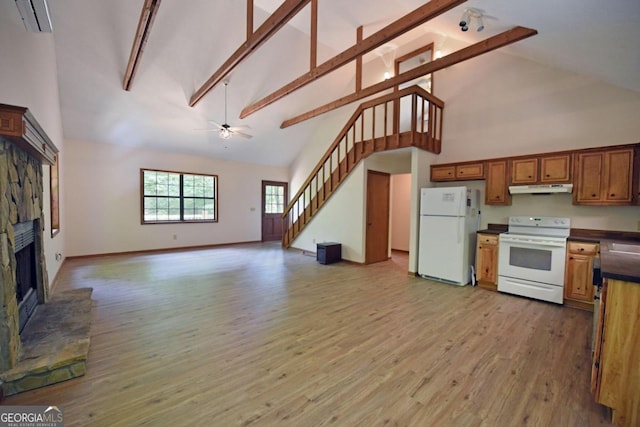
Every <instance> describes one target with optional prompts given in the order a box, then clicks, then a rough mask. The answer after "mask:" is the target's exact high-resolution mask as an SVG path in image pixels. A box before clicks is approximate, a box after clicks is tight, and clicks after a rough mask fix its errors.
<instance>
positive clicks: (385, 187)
mask: <svg viewBox="0 0 640 427" xmlns="http://www.w3.org/2000/svg"><path fill="white" fill-rule="evenodd" d="M390 185H391V176H390V175H389V174H388V173H382V172H376V171H368V172H367V231H366V236H365V239H366V243H365V244H366V249H365V263H366V264H372V263H374V262H380V261H386V260H387V259H389V198H390Z"/></svg>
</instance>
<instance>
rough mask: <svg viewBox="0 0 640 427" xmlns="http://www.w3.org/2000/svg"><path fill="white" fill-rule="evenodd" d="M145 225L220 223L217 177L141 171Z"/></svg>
mask: <svg viewBox="0 0 640 427" xmlns="http://www.w3.org/2000/svg"><path fill="white" fill-rule="evenodd" d="M140 179H141V182H142V183H141V186H142V191H141V194H142V223H143V224H149V223H164V222H217V221H218V204H217V196H218V194H217V193H218V177H217V176H216V175H196V174H189V173H180V172H167V171H158V170H149V169H141V170H140Z"/></svg>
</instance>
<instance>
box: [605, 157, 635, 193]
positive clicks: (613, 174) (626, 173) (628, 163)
mask: <svg viewBox="0 0 640 427" xmlns="http://www.w3.org/2000/svg"><path fill="white" fill-rule="evenodd" d="M604 171H605V176H604V183H603V184H604V185H603V187H604V188H603V190H604V194H603V196H604V200H605V201H606V202H614V203H615V202H622V203H631V202H632V200H633V192H632V188H633V150H616V151H608V152H606V153H604Z"/></svg>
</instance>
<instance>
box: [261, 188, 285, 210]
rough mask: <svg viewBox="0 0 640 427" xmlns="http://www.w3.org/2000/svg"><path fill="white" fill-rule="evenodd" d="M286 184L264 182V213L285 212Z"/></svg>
mask: <svg viewBox="0 0 640 427" xmlns="http://www.w3.org/2000/svg"><path fill="white" fill-rule="evenodd" d="M284 190H285V188H284V186H283V185H282V184H279V185H270V184H264V213H267V214H281V213H283V212H284V198H285V197H284Z"/></svg>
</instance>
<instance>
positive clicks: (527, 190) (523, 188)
mask: <svg viewBox="0 0 640 427" xmlns="http://www.w3.org/2000/svg"><path fill="white" fill-rule="evenodd" d="M572 191H573V184H546V185H544V184H543V185H512V186H510V187H509V193H511V194H551V193H571V192H572Z"/></svg>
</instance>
